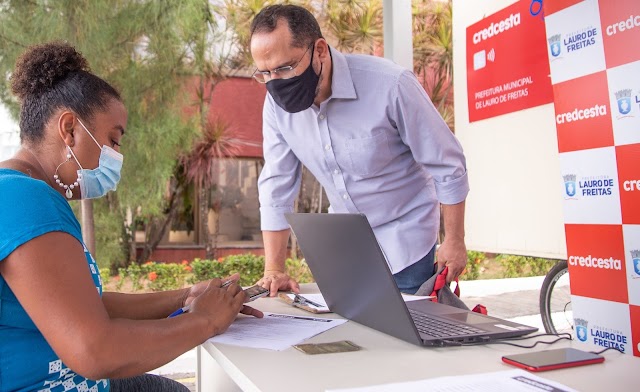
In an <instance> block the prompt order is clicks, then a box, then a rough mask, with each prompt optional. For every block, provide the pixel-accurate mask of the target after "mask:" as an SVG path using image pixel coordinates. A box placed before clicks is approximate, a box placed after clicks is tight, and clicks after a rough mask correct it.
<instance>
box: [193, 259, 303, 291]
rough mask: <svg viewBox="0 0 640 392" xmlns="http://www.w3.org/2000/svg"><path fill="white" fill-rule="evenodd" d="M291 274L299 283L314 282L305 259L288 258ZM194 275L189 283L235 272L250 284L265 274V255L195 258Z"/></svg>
mask: <svg viewBox="0 0 640 392" xmlns="http://www.w3.org/2000/svg"><path fill="white" fill-rule="evenodd" d="M285 265H286V270H287V273H288V274H289V276H291V277H292V278H293V279H295V280H296V281H297V282H298V283H310V282H313V281H314V280H313V275H311V271H310V270H309V266H308V265H307V263H306V262H305V261H304V260H294V259H287V260H286V262H285ZM191 267H192V268H193V276H192V277H191V278H190V279H189V283H192V284H194V283H197V282H200V281H203V280H208V279H213V278H224V277H226V276H229V275H232V274H234V273H236V272H237V273H239V274H240V285H241V286H250V285H252V284H254V283H256V282H257V281H258V280H260V278H262V276H263V274H264V256H256V255H254V254H251V253H247V254H243V255H232V256H227V257H225V258H220V259H218V260H201V259H195V260H194V261H193V262H192V263H191Z"/></svg>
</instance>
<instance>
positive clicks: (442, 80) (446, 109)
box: [413, 0, 454, 131]
mask: <svg viewBox="0 0 640 392" xmlns="http://www.w3.org/2000/svg"><path fill="white" fill-rule="evenodd" d="M413 21H414V23H413V39H414V41H413V57H414V69H415V72H416V74H417V75H418V76H419V77H420V79H421V80H422V83H423V86H424V88H425V90H426V91H427V93H428V94H429V95H430V97H431V101H432V102H433V103H434V105H435V106H436V108H437V109H438V111H439V112H440V115H441V116H442V117H443V118H444V119H445V121H446V122H447V125H449V128H451V130H452V131H453V130H454V120H453V97H452V94H451V93H452V88H453V38H452V6H451V0H447V1H434V0H422V1H421V2H414V7H413Z"/></svg>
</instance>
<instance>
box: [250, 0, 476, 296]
mask: <svg viewBox="0 0 640 392" xmlns="http://www.w3.org/2000/svg"><path fill="white" fill-rule="evenodd" d="M251 55H252V57H253V60H254V61H255V63H256V66H257V69H256V71H255V73H254V75H253V76H254V78H255V79H256V80H257V81H259V82H261V83H266V86H267V90H268V92H269V93H268V94H267V97H266V100H265V104H264V109H263V133H264V135H263V136H264V158H265V166H264V168H263V170H262V173H261V174H260V178H259V180H258V189H259V194H260V214H261V226H262V230H263V237H264V247H265V259H266V263H265V271H264V277H263V278H262V279H260V280H259V281H258V284H260V285H261V286H263V287H265V288H269V289H270V290H271V295H272V296H274V295H276V293H277V291H278V290H279V289H280V290H293V291H295V292H297V291H298V289H299V287H298V283H297V282H295V280H293V279H291V278H290V277H289V276H288V275H287V274H286V271H285V263H284V261H285V258H286V252H287V243H288V240H289V229H288V227H289V226H288V224H287V222H286V220H285V218H284V214H285V213H286V212H291V211H293V202H294V199H295V198H296V196H297V193H298V190H299V187H300V181H301V170H302V165H305V166H306V167H307V168H308V169H309V170H310V171H311V172H312V173H313V175H314V176H315V177H316V178H317V179H318V181H319V182H320V183H321V184H322V186H323V187H324V189H325V191H326V193H327V196H328V198H329V201H330V203H331V208H330V212H340V213H363V214H365V215H366V216H367V218H368V220H369V222H370V223H371V226H372V227H373V230H374V232H375V235H376V238H377V239H378V242H379V243H380V245H381V247H382V249H383V251H384V253H385V255H386V257H387V260H388V262H389V264H390V266H391V270H392V273H393V274H394V278H395V280H396V284H397V285H398V287H399V288H400V290H401V291H403V292H406V293H415V291H416V290H417V289H418V288H419V287H420V285H421V284H422V283H424V282H425V281H426V280H427V279H428V278H429V277H431V276H432V275H433V270H434V253H435V243H436V239H437V233H438V226H439V219H440V218H439V215H440V211H439V210H440V209H439V203H438V202H440V203H442V206H443V209H442V210H443V214H444V216H443V218H444V226H445V233H446V237H445V239H444V241H443V243H442V244H441V246H440V247H439V250H438V263H439V264H441V265H446V266H448V267H449V272H448V275H447V279H448V280H449V281H451V280H452V279H455V278H456V277H457V276H458V275H460V273H461V272H462V271H463V270H464V267H465V265H466V262H467V254H466V247H465V244H464V200H465V198H466V196H467V193H468V191H469V185H468V181H467V172H466V168H465V158H464V155H463V154H462V149H461V147H460V144H459V143H458V142H457V140H456V139H455V137H454V136H453V134H452V133H451V131H450V130H449V129H448V128H447V126H446V124H445V123H444V121H443V120H442V118H441V117H440V115H439V114H438V112H437V111H436V109H435V108H434V107H433V104H432V103H431V101H430V100H429V98H428V96H427V95H426V93H425V91H424V89H423V88H422V86H421V85H420V83H419V82H418V81H417V79H416V78H415V76H414V75H413V73H412V72H410V71H408V70H406V69H403V68H401V67H400V66H398V65H396V64H393V63H392V62H390V61H388V60H384V59H381V58H378V57H373V56H363V55H343V54H341V53H340V52H338V51H336V50H335V49H333V48H330V47H329V45H328V44H327V42H326V41H325V39H324V38H323V37H322V33H321V31H320V27H319V25H318V22H317V21H316V20H315V18H314V17H313V15H312V14H311V13H309V12H308V11H307V10H306V9H304V8H302V7H298V6H294V5H273V6H269V7H266V8H264V9H263V10H262V11H261V12H260V13H259V14H258V15H257V16H256V17H255V19H254V20H253V22H252V24H251Z"/></svg>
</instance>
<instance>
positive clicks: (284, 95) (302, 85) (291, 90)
mask: <svg viewBox="0 0 640 392" xmlns="http://www.w3.org/2000/svg"><path fill="white" fill-rule="evenodd" d="M314 49H315V48H314ZM312 64H313V49H312V50H311V63H310V64H309V66H308V67H307V69H306V70H305V71H304V72H303V73H302V74H300V75H298V76H294V77H293V78H290V79H273V80H270V81H269V82H267V91H269V94H271V97H273V100H274V101H275V102H276V103H277V104H278V106H280V107H281V108H282V109H283V110H284V111H286V112H289V113H298V112H301V111H303V110H306V109H309V108H310V107H311V105H312V104H313V100H314V99H315V98H316V88H317V87H318V82H319V81H320V75H322V63H320V74H319V75H316V72H315V71H314V70H313V66H312Z"/></svg>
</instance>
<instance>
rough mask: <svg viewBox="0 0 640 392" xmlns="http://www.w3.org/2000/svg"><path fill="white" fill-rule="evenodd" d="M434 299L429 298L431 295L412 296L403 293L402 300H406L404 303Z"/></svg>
mask: <svg viewBox="0 0 640 392" xmlns="http://www.w3.org/2000/svg"><path fill="white" fill-rule="evenodd" d="M433 298H435V297H434V296H429V295H411V294H405V293H402V299H404V302H411V301H419V300H421V299H433Z"/></svg>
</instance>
